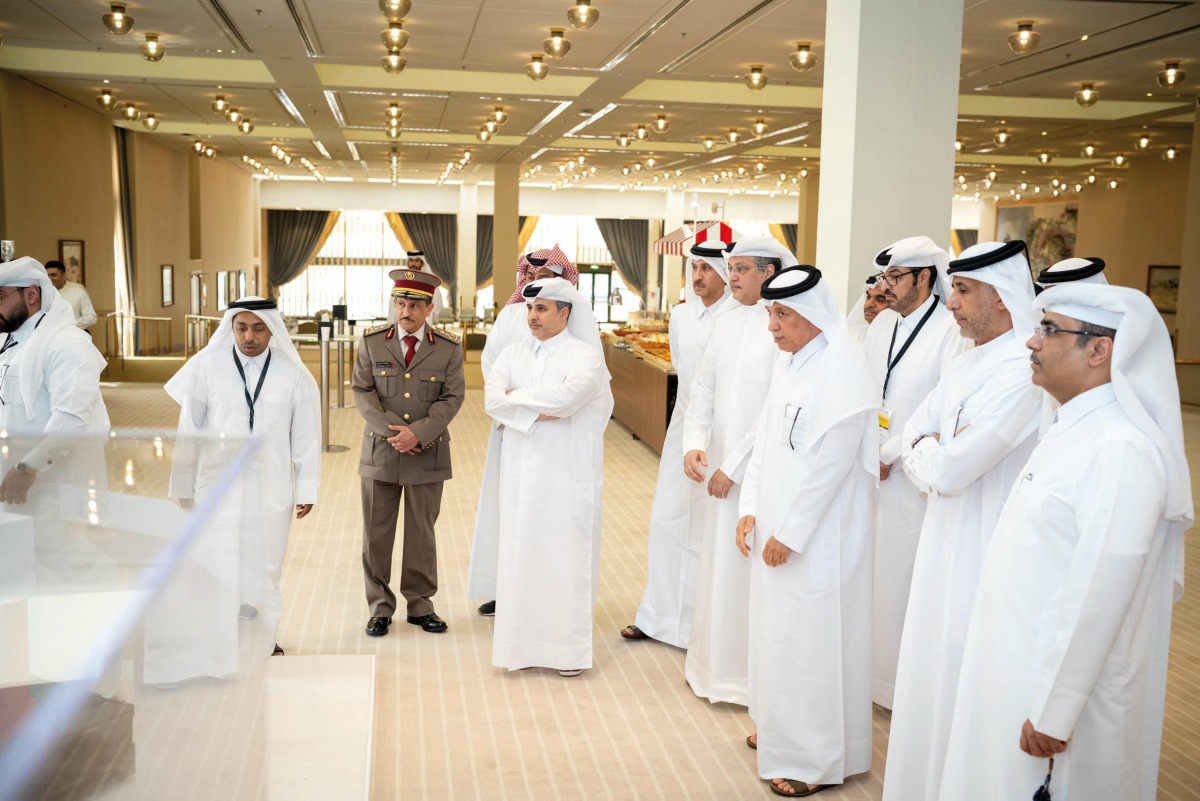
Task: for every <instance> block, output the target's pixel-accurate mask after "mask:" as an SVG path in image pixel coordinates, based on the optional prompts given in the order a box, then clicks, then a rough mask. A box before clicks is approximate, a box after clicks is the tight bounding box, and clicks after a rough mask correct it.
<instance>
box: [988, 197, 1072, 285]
mask: <svg viewBox="0 0 1200 801" xmlns="http://www.w3.org/2000/svg"><path fill="white" fill-rule="evenodd" d="M1002 202H1003V201H1002ZM1078 222H1079V206H1078V204H1077V203H1075V202H1074V201H1063V200H1051V199H1049V198H1045V199H1039V200H1033V201H1024V202H1021V203H1020V204H1018V205H1001V206H997V207H996V240H997V241H998V242H1010V241H1012V240H1014V239H1022V240H1024V241H1025V244H1027V245H1028V246H1029V252H1028V256H1029V268H1030V270H1031V271H1032V273H1033V275H1034V276H1037V274H1038V273H1040V272H1041V271H1042V270H1044V269H1046V268H1047V267H1049V266H1050V265H1051V264H1054V263H1056V262H1060V261H1062V260H1063V259H1069V258H1071V257H1072V256H1074V255H1075V230H1076V228H1077V226H1078Z"/></svg>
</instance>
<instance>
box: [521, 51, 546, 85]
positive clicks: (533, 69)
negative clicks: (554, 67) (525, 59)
mask: <svg viewBox="0 0 1200 801" xmlns="http://www.w3.org/2000/svg"><path fill="white" fill-rule="evenodd" d="M545 58H546V57H545V56H543V55H542V54H541V53H531V54H530V56H529V63H528V64H526V65H525V74H526V75H528V76H529V80H531V81H540V80H542V79H543V78H545V77H546V76H547V75H549V74H550V66H549V65H548V64H546V61H545Z"/></svg>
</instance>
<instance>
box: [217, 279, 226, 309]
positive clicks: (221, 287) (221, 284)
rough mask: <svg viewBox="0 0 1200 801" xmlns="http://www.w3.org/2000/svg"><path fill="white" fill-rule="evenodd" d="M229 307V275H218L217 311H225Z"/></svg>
mask: <svg viewBox="0 0 1200 801" xmlns="http://www.w3.org/2000/svg"><path fill="white" fill-rule="evenodd" d="M228 306H229V273H227V272H219V273H217V311H225V309H226V308H227V307H228Z"/></svg>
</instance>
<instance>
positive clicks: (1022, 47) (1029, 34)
mask: <svg viewBox="0 0 1200 801" xmlns="http://www.w3.org/2000/svg"><path fill="white" fill-rule="evenodd" d="M1041 40H1042V35H1041V34H1040V33H1038V32H1037V31H1035V30H1034V29H1033V20H1028V19H1024V20H1021V21H1020V22H1018V23H1017V29H1016V30H1015V31H1013V32H1012V33H1010V34H1009V35H1008V49H1009V50H1011V51H1013V52H1014V53H1016V54H1017V55H1018V56H1023V55H1025V54H1026V53H1032V52H1033V51H1034V50H1036V49H1037V46H1038V42H1040V41H1041Z"/></svg>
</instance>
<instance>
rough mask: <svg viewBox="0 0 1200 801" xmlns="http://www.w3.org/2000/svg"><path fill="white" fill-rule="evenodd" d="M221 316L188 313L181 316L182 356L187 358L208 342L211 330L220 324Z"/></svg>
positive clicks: (211, 333) (210, 337)
mask: <svg viewBox="0 0 1200 801" xmlns="http://www.w3.org/2000/svg"><path fill="white" fill-rule="evenodd" d="M222 319H223V318H221V317H206V316H204V315H202V314H188V315H184V318H183V358H185V359H186V358H188V357H189V356H191V355H192V354H193V353H195V352H196V351H198V350H200V349H201V348H203V347H204V346H205V345H206V344H208V340H210V339H212V335H213V332H214V331H216V330H217V326H219V325H220V324H221V320H222Z"/></svg>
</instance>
